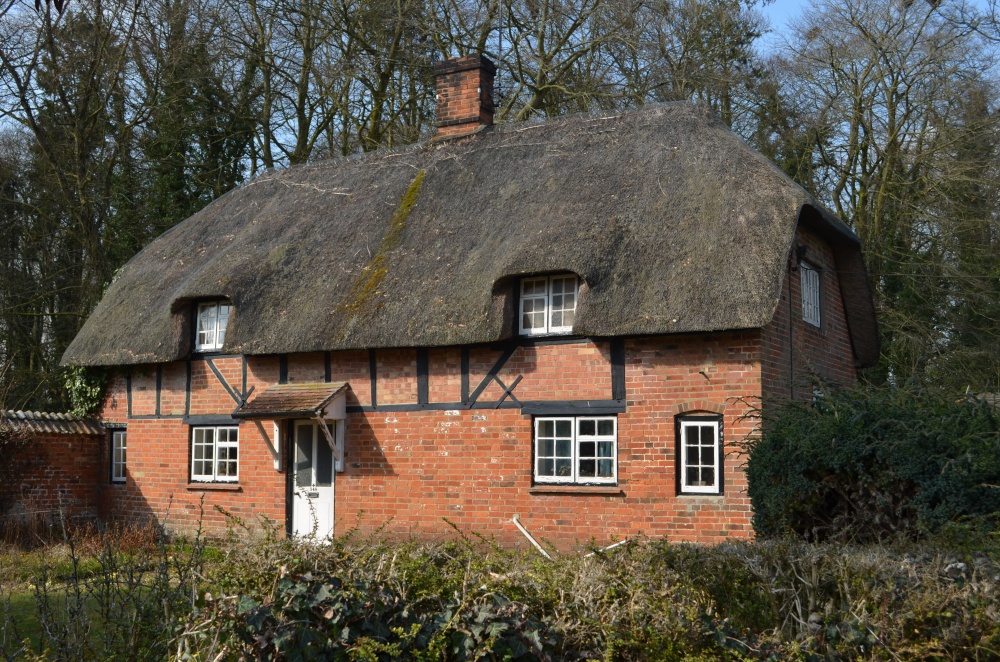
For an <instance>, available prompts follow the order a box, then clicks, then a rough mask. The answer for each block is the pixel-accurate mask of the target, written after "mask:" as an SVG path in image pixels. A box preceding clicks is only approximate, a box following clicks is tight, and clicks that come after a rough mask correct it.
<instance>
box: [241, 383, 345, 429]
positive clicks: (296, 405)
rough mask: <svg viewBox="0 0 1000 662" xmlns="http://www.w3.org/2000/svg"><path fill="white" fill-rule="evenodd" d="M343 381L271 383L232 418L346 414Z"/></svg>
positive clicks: (330, 417) (280, 417)
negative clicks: (271, 384)
mask: <svg viewBox="0 0 1000 662" xmlns="http://www.w3.org/2000/svg"><path fill="white" fill-rule="evenodd" d="M348 388H349V384H348V383H347V382H305V383H299V384H275V385H274V386H269V387H268V388H266V389H264V391H262V392H261V393H260V395H258V396H257V397H256V398H254V399H253V400H251V401H250V402H248V403H246V404H245V405H244V406H243V407H241V408H240V409H239V410H237V411H236V412H234V413H233V418H242V419H250V420H253V419H257V420H269V421H274V420H279V419H284V418H322V419H328V420H339V419H343V418H344V417H345V416H346V404H347V403H346V400H347V389H348Z"/></svg>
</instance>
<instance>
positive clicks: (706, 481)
mask: <svg viewBox="0 0 1000 662" xmlns="http://www.w3.org/2000/svg"><path fill="white" fill-rule="evenodd" d="M701 485H708V486H710V485H715V469H713V468H711V467H702V469H701Z"/></svg>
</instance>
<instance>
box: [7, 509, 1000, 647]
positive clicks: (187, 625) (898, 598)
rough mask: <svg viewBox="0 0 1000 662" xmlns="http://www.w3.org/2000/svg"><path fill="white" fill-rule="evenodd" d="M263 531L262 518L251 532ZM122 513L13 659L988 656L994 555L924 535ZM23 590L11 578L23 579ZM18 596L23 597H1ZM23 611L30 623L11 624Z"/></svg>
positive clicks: (52, 576) (56, 581) (999, 626)
mask: <svg viewBox="0 0 1000 662" xmlns="http://www.w3.org/2000/svg"><path fill="white" fill-rule="evenodd" d="M261 528H264V529H265V533H264V534H261V533H260V529H261ZM125 542H126V537H125V536H123V535H122V532H121V531H120V530H115V531H109V532H108V535H106V536H102V537H101V538H100V539H99V540H96V541H93V540H92V541H91V542H89V543H87V544H83V541H80V542H79V544H76V543H67V544H70V547H71V549H70V558H71V560H72V563H71V564H69V565H66V564H64V567H63V569H62V570H61V571H59V572H55V571H54V570H52V571H46V570H43V571H42V572H41V573H39V576H38V577H37V578H36V579H34V580H33V582H34V583H35V588H34V589H33V591H32V593H33V595H34V599H35V602H36V603H37V615H38V618H39V619H40V621H41V623H40V625H41V626H42V627H41V633H40V636H38V637H33V638H32V639H30V640H26V639H25V638H24V636H23V634H24V633H23V632H22V633H21V635H20V636H19V635H18V633H17V632H16V631H12V628H11V624H10V619H9V618H6V617H5V616H6V614H7V612H9V610H10V606H11V605H10V604H8V605H7V606H5V605H4V604H3V603H4V602H5V600H4V599H0V623H3V627H4V636H2V637H0V656H2V657H4V658H6V659H25V660H31V659H76V660H91V659H111V658H114V659H173V660H178V661H180V660H254V659H275V660H397V659H401V660H581V659H600V660H622V661H625V660H654V661H655V660H662V661H665V662H667V661H669V662H674V661H676V662H699V661H705V662H707V661H709V660H803V661H805V660H836V659H844V660H846V659H851V660H889V659H907V660H921V659H925V660H940V659H963V660H986V659H996V658H997V656H998V655H1000V606H998V605H1000V600H998V595H997V592H998V590H1000V567H998V565H997V562H996V554H995V551H994V552H991V553H992V556H991V553H984V552H976V553H971V552H968V551H961V550H960V551H954V550H949V549H947V548H941V547H937V546H935V545H936V544H937V543H931V542H926V541H925V542H920V543H907V544H904V545H899V544H897V545H892V546H885V545H866V546H856V545H850V544H843V543H805V542H801V541H794V540H790V539H783V540H773V541H772V540H765V541H757V542H746V541H741V542H731V543H725V544H720V545H716V546H698V545H689V544H671V543H669V542H668V541H666V540H656V541H647V540H642V539H639V540H635V541H633V542H632V543H630V544H628V545H624V546H620V547H618V548H616V549H613V550H609V551H605V552H596V553H594V554H592V555H590V556H582V555H581V553H576V552H573V553H565V554H557V555H555V558H554V559H552V560H549V559H546V558H543V557H541V556H540V555H538V554H537V553H535V552H534V550H530V551H528V552H523V551H513V550H507V549H502V548H500V547H499V546H497V545H496V544H495V543H494V542H493V541H491V540H487V539H482V538H475V537H472V538H470V537H465V536H462V535H457V536H456V539H454V540H449V541H442V542H438V543H434V544H429V543H425V542H416V541H412V540H404V541H396V542H388V541H386V540H384V539H383V537H382V536H381V535H380V534H378V533H376V534H374V535H367V534H366V535H365V536H360V535H356V534H352V535H348V536H343V537H341V538H338V539H335V540H330V541H326V542H325V543H324V544H316V543H309V542H304V543H303V542H296V541H290V540H285V539H282V538H281V537H280V536H278V535H276V534H275V531H274V529H267V523H264V526H263V527H257V529H256V533H251V532H248V531H239V532H238V533H237V534H236V535H234V536H233V538H232V539H231V540H226V541H219V542H218V544H217V546H212V547H208V546H206V545H204V542H203V541H202V540H200V539H197V538H196V539H195V540H194V541H188V542H185V541H180V540H176V539H174V540H170V539H168V538H165V537H163V536H162V535H160V534H159V533H158V532H155V531H154V532H152V534H151V535H150V536H143V537H141V539H139V540H137V543H138V544H130V545H128V546H122V545H123V544H124V543H125ZM21 592H22V594H23V592H24V591H23V590H22V591H21ZM8 597H11V598H16V597H18V596H16V595H8ZM22 622H23V621H22Z"/></svg>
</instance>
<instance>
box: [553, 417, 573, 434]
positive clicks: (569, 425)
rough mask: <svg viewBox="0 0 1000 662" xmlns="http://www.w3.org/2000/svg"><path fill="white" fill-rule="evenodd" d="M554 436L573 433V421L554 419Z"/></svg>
mask: <svg viewBox="0 0 1000 662" xmlns="http://www.w3.org/2000/svg"><path fill="white" fill-rule="evenodd" d="M555 423H556V436H558V437H570V436H572V434H573V421H556V422H555Z"/></svg>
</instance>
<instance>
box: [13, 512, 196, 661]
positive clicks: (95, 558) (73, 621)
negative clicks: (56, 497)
mask: <svg viewBox="0 0 1000 662" xmlns="http://www.w3.org/2000/svg"><path fill="white" fill-rule="evenodd" d="M204 551H205V544H204V539H203V538H201V537H200V536H197V537H195V539H194V540H193V541H192V542H191V543H190V544H186V545H185V544H177V543H175V542H173V541H170V540H168V539H167V538H166V537H165V536H164V535H163V533H162V530H161V529H159V528H158V527H155V526H128V525H125V526H115V527H112V528H110V529H108V530H105V531H97V530H94V529H89V530H88V529H76V530H74V529H72V528H70V527H66V528H64V529H63V542H62V543H61V544H59V545H54V546H52V547H50V548H47V549H45V550H43V551H42V552H40V553H39V552H36V553H32V554H31V555H27V554H25V555H23V558H21V559H19V560H18V562H19V564H21V565H24V566H27V567H31V568H33V569H34V572H33V573H32V575H31V576H30V579H29V580H28V582H27V583H26V584H25V583H23V582H22V581H19V578H18V577H16V576H14V577H5V580H7V581H6V582H5V585H6V590H5V592H4V594H3V595H2V596H0V617H2V620H0V626H2V628H3V636H2V637H0V644H2V648H0V654H2V655H3V656H4V657H5V658H6V659H11V658H12V657H15V656H17V655H18V654H22V655H24V656H25V657H26V659H39V660H41V659H46V660H48V659H58V660H98V659H101V660H104V659H111V658H115V659H128V660H162V659H164V658H166V657H167V656H168V655H170V654H171V653H173V652H174V650H173V648H172V642H173V639H174V637H175V635H176V631H177V629H178V628H179V627H180V625H181V624H183V623H184V622H186V620H187V618H189V617H190V616H191V615H192V614H195V613H197V602H196V600H195V597H196V596H197V595H199V593H200V591H199V590H198V586H199V583H200V582H201V578H202V577H203V575H204V571H205V554H204ZM10 553H11V552H8V554H10ZM34 557H38V558H34ZM4 561H6V559H4ZM4 565H6V564H4ZM4 574H5V575H8V574H9V573H6V572H5V573H4ZM27 602H30V603H31V606H32V607H33V609H31V610H30V612H33V615H34V618H31V619H29V616H30V615H31V614H30V613H29V610H27V609H26V608H25V605H26V603H27Z"/></svg>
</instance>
